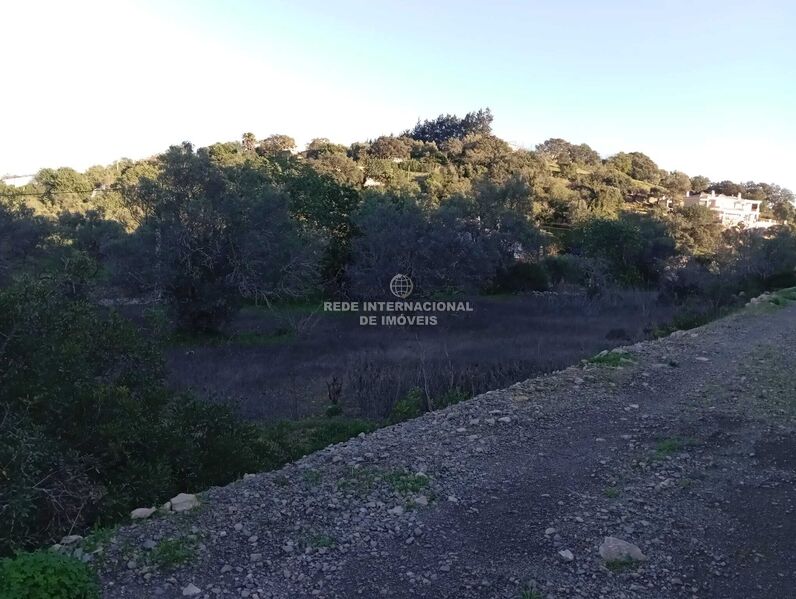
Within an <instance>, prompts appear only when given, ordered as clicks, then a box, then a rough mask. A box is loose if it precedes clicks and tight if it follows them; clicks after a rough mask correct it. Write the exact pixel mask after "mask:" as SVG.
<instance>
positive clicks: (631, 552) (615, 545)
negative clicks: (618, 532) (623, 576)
mask: <svg viewBox="0 0 796 599" xmlns="http://www.w3.org/2000/svg"><path fill="white" fill-rule="evenodd" d="M600 557H601V558H603V559H604V560H605V561H607V562H621V561H628V560H634V561H644V560H646V559H647V556H645V555H644V554H643V553H642V552H641V549H639V548H638V546H637V545H634V544H633V543H628V542H627V541H623V540H622V539H617V538H616V537H605V540H604V541H603V543H602V545H600Z"/></svg>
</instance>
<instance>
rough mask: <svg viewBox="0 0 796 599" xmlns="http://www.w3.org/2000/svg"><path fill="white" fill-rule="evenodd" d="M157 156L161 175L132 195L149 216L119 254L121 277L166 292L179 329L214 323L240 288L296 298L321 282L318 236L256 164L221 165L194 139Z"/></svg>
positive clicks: (234, 303)
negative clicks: (298, 218) (292, 213)
mask: <svg viewBox="0 0 796 599" xmlns="http://www.w3.org/2000/svg"><path fill="white" fill-rule="evenodd" d="M159 163H160V172H159V175H158V177H157V178H156V179H144V180H142V181H141V182H140V183H139V185H138V186H137V188H136V190H135V193H133V194H130V195H129V196H128V197H127V199H128V201H129V202H130V203H131V204H134V205H135V207H136V208H137V211H138V212H140V213H142V214H145V215H146V218H145V220H144V221H143V223H142V225H141V227H139V229H138V231H136V234H135V235H133V236H132V237H131V238H130V240H129V243H128V244H127V245H128V247H127V248H125V251H123V252H121V254H120V255H118V256H119V262H120V265H119V266H120V268H119V269H118V270H117V276H121V277H122V278H131V279H133V280H139V281H144V282H145V284H146V285H148V286H149V287H150V288H151V289H154V290H159V291H161V292H162V293H163V294H164V295H165V298H166V300H167V301H168V304H169V305H170V307H171V309H172V313H173V314H174V316H175V319H176V322H177V325H178V326H179V327H180V328H183V329H190V330H198V331H215V330H218V329H219V327H220V326H221V325H222V324H223V323H224V322H225V321H226V320H227V319H228V318H229V316H230V315H231V314H233V313H234V312H235V311H236V310H237V308H238V307H239V304H240V299H241V298H242V297H252V298H259V299H264V300H266V301H268V300H272V299H278V298H285V297H296V296H301V295H304V294H306V293H308V292H309V291H310V289H312V287H313V285H315V284H316V283H317V269H318V265H319V257H320V254H319V249H320V246H319V243H318V242H319V239H318V236H317V235H313V234H312V232H311V231H309V230H303V229H301V228H300V227H299V226H298V225H297V223H295V222H294V221H293V220H292V219H291V218H290V214H289V211H288V197H287V196H286V195H285V194H284V193H283V192H281V191H280V190H279V189H278V188H276V187H274V186H273V185H271V184H270V182H269V181H268V180H267V178H266V177H264V176H263V175H262V174H258V173H257V172H252V166H251V165H250V164H244V165H241V166H238V167H235V168H232V167H221V166H219V165H218V164H216V163H214V162H213V160H212V158H211V156H210V154H209V153H208V152H207V150H200V151H199V152H194V150H193V148H192V147H191V145H190V144H183V145H182V146H172V147H171V148H170V149H169V151H168V152H166V153H165V154H163V155H162V156H160V157H159ZM130 245H132V247H129V246H130ZM136 258H137V259H138V260H136Z"/></svg>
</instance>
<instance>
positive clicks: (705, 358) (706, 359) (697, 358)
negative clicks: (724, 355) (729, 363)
mask: <svg viewBox="0 0 796 599" xmlns="http://www.w3.org/2000/svg"><path fill="white" fill-rule="evenodd" d="M694 360H696V361H698V362H710V358H707V357H705V356H697V357H696V358H694Z"/></svg>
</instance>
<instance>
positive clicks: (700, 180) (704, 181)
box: [691, 175, 710, 192]
mask: <svg viewBox="0 0 796 599" xmlns="http://www.w3.org/2000/svg"><path fill="white" fill-rule="evenodd" d="M708 187H710V179H708V178H707V177H703V176H702V175H697V176H695V177H691V191H696V192H701V191H705V190H706V189H707V188H708Z"/></svg>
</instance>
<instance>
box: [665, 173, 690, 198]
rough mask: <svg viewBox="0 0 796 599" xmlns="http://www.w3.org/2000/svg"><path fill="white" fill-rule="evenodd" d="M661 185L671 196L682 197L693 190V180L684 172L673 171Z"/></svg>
mask: <svg viewBox="0 0 796 599" xmlns="http://www.w3.org/2000/svg"><path fill="white" fill-rule="evenodd" d="M661 185H662V186H663V187H665V188H666V191H668V192H669V193H670V194H671V195H673V196H675V197H681V196H684V195H685V194H686V192H688V191H690V190H691V179H690V178H689V177H688V175H686V174H685V173H683V172H680V171H671V172H669V173H666V174H665V175H664V176H663V178H662V180H661Z"/></svg>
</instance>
